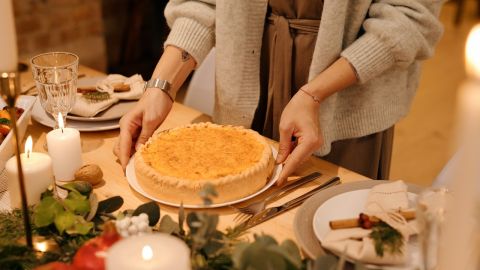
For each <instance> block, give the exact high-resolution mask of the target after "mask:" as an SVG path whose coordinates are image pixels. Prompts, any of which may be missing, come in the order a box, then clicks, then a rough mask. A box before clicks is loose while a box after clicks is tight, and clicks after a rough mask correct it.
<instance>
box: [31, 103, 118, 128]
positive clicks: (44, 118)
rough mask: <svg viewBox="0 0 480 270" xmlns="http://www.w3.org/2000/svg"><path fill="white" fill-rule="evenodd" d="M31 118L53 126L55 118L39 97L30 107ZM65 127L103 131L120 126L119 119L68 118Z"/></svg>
mask: <svg viewBox="0 0 480 270" xmlns="http://www.w3.org/2000/svg"><path fill="white" fill-rule="evenodd" d="M32 118H33V119H34V120H35V121H37V122H38V123H40V124H42V125H44V126H47V127H51V128H53V127H55V120H54V119H53V118H52V117H51V116H50V115H48V114H47V112H45V110H44V109H43V108H42V105H41V104H40V100H39V98H37V101H36V102H35V105H34V106H33V109H32ZM67 127H71V128H75V129H77V130H78V131H83V132H93V131H103V130H112V129H117V128H119V127H120V123H119V119H116V120H110V121H101V122H85V121H75V120H68V121H67Z"/></svg>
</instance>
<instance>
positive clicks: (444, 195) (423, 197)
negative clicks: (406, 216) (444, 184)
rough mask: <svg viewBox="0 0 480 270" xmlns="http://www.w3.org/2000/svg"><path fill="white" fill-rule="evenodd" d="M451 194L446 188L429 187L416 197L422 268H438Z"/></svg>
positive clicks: (434, 269)
mask: <svg viewBox="0 0 480 270" xmlns="http://www.w3.org/2000/svg"><path fill="white" fill-rule="evenodd" d="M450 200H451V195H450V193H449V192H448V190H447V189H446V188H430V189H427V190H425V191H424V192H422V193H421V194H420V195H419V196H418V198H417V220H418V225H419V229H420V233H419V246H420V253H421V254H420V256H421V261H422V265H421V266H420V269H422V270H437V269H439V265H438V263H439V259H440V258H439V251H440V248H441V245H442V244H443V241H442V237H443V230H444V226H445V213H446V211H447V206H448V202H449V201H450Z"/></svg>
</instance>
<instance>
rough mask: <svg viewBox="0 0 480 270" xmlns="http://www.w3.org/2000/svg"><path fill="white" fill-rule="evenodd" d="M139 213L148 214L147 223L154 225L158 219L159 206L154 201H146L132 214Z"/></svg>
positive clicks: (136, 214)
mask: <svg viewBox="0 0 480 270" xmlns="http://www.w3.org/2000/svg"><path fill="white" fill-rule="evenodd" d="M141 213H145V214H147V215H148V225H149V226H151V227H152V226H155V224H157V223H158V220H160V207H159V206H158V204H157V203H156V202H148V203H144V204H142V205H140V206H139V207H137V209H135V211H133V214H132V216H138V215H140V214H141Z"/></svg>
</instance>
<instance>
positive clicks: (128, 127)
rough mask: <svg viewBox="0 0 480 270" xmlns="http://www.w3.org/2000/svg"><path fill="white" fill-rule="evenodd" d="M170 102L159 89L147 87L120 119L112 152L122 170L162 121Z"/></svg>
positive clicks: (168, 109) (169, 107) (170, 104)
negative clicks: (118, 133)
mask: <svg viewBox="0 0 480 270" xmlns="http://www.w3.org/2000/svg"><path fill="white" fill-rule="evenodd" d="M172 104H173V102H172V100H171V99H170V98H169V97H168V95H167V94H166V93H164V92H163V91H161V90H160V89H147V90H146V91H145V93H144V94H143V96H142V98H141V99H140V100H139V101H138V102H137V104H136V105H135V107H134V108H133V109H132V110H131V111H129V112H128V113H127V114H125V115H124V116H123V117H122V118H121V119H120V135H119V137H118V140H117V143H116V145H115V148H114V153H115V155H116V156H117V157H118V159H119V160H120V164H121V165H122V167H123V169H124V170H125V168H126V167H127V164H128V160H129V159H130V156H131V155H132V154H133V153H134V152H135V149H136V148H137V147H138V146H139V145H141V144H144V143H145V142H146V141H147V140H148V138H150V136H152V134H153V132H154V131H155V130H156V129H157V128H158V127H159V126H160V124H162V123H163V121H164V120H165V118H166V117H167V115H168V113H169V112H170V110H171V109H172Z"/></svg>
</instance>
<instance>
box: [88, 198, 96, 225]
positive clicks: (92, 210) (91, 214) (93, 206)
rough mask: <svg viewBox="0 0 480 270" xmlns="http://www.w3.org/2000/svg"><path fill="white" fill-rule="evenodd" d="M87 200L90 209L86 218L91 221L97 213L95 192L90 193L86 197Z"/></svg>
mask: <svg viewBox="0 0 480 270" xmlns="http://www.w3.org/2000/svg"><path fill="white" fill-rule="evenodd" d="M88 202H89V203H90V211H89V212H88V215H87V217H86V220H87V221H91V220H92V219H93V218H94V217H95V215H96V214H97V210H98V198H97V195H96V194H95V193H92V194H90V197H88Z"/></svg>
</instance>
